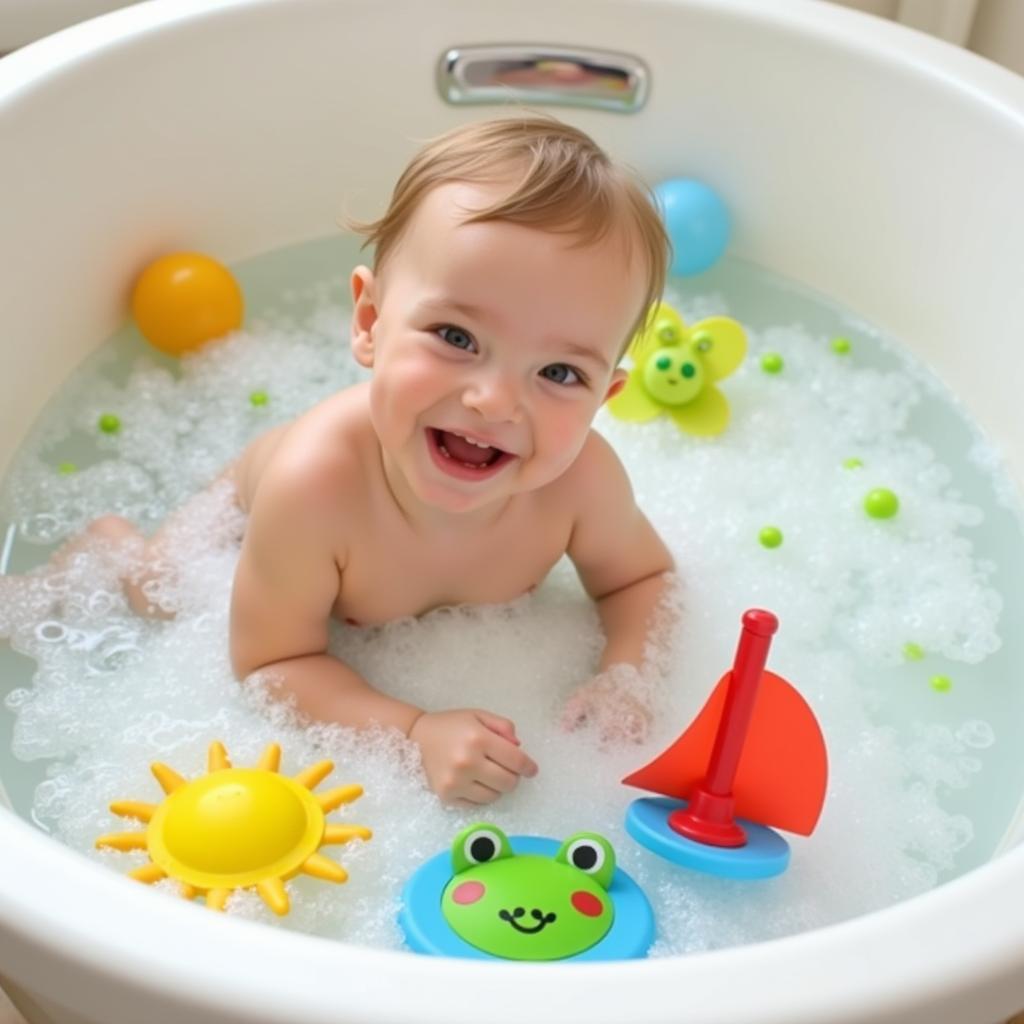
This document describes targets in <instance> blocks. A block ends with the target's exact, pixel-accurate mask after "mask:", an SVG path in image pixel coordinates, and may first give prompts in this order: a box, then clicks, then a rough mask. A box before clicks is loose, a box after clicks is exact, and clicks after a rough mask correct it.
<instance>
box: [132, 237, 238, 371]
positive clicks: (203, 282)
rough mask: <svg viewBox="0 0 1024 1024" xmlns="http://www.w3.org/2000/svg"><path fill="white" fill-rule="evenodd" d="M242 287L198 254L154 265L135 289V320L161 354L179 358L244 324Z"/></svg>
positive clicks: (179, 254) (176, 255)
mask: <svg viewBox="0 0 1024 1024" xmlns="http://www.w3.org/2000/svg"><path fill="white" fill-rule="evenodd" d="M242 311H243V301H242V289H241V288H239V287H238V282H237V281H236V280H235V278H234V275H233V274H232V273H231V271H230V270H228V268H227V267H225V266H224V265H223V264H221V263H218V262H217V261H216V260H215V259H211V258H210V257H209V256H204V255H203V254H202V253H198V252H175V253H171V254H169V255H167V256H161V257H160V259H158V260H156V261H154V262H153V263H151V264H150V265H149V266H148V267H146V269H145V270H144V271H143V272H142V274H141V275H140V276H139V279H138V281H136V282H135V287H134V289H133V290H132V317H133V318H134V319H135V324H136V326H137V327H138V328H139V330H140V331H141V332H142V335H143V337H144V338H145V339H146V340H147V341H148V342H149V343H150V344H151V345H153V346H154V348H158V349H160V351H161V352H166V353H167V354H168V355H172V356H180V355H183V354H184V353H185V352H191V351H193V350H194V349H197V348H199V347H200V346H201V345H204V344H205V343H206V342H208V341H212V340H213V339H214V338H220V337H222V336H223V335H225V334H227V333H229V332H230V331H237V330H238V328H239V327H241V326H242Z"/></svg>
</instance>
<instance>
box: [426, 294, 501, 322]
mask: <svg viewBox="0 0 1024 1024" xmlns="http://www.w3.org/2000/svg"><path fill="white" fill-rule="evenodd" d="M431 310H437V311H438V312H441V311H443V312H446V313H447V312H449V311H450V310H454V311H455V312H456V313H461V314H462V315H463V316H465V317H469V318H470V319H471V320H483V319H485V318H486V313H485V311H484V310H483V309H481V308H480V307H479V306H474V305H473V304H472V303H471V302H460V301H459V300H458V299H449V298H446V297H444V296H440V297H438V298H433V299H424V300H423V301H422V302H420V303H419V304H418V305H417V307H416V311H417V312H418V313H420V312H425V313H429V312H430V311H431Z"/></svg>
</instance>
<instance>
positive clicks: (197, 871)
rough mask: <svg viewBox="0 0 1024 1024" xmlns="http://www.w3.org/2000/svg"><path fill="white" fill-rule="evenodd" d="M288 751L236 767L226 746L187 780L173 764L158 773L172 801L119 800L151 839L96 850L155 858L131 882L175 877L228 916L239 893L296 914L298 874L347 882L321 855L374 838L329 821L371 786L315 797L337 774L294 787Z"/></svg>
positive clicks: (109, 840)
mask: <svg viewBox="0 0 1024 1024" xmlns="http://www.w3.org/2000/svg"><path fill="white" fill-rule="evenodd" d="M280 763H281V748H280V746H278V744H276V743H271V744H270V746H268V747H267V749H266V750H265V751H264V752H263V755H262V756H261V757H260V760H259V763H258V764H257V765H256V767H255V768H232V767H231V762H230V761H229V760H228V755H227V751H226V750H225V749H224V745H223V744H222V743H220V742H214V743H211V744H210V749H209V753H208V755H207V774H206V775H202V776H200V777H199V778H196V779H193V780H192V781H186V780H185V779H183V778H182V777H181V776H180V775H179V774H178V773H177V772H175V771H174V770H173V769H172V768H168V767H167V765H165V764H160V763H156V764H154V765H152V771H153V774H154V775H155V776H156V779H157V782H159V783H160V786H161V787H162V788H163V791H164V792H165V793H166V794H167V799H166V800H164V801H163V802H162V803H160V804H150V803H144V802H142V801H138V800H118V801H115V802H114V803H112V804H111V805H110V809H111V811H113V813H114V814H117V815H119V816H120V817H122V818H137V819H138V820H139V821H142V822H145V823H147V827H146V830H145V831H144V832H116V833H112V834H110V835H104V836H100V838H99V839H97V840H96V846H97V847H100V848H103V847H110V848H112V849H115V850H145V851H146V852H147V853H148V854H149V857H150V861H149V863H147V864H144V865H143V866H142V867H139V868H136V869H135V870H134V871H130V872H129V873H128V874H129V877H131V878H135V879H137V880H138V881H140V882H145V883H147V884H152V883H154V882H159V881H162V880H163V879H165V878H173V879H174V880H175V881H177V882H179V883H181V893H182V895H183V896H184V897H185V898H186V899H195V897H196V896H205V898H206V905H207V906H208V907H212V908H213V909H214V910H223V909H224V905H225V904H226V903H227V900H228V897H229V896H230V895H231V893H232V892H233V891H234V890H236V889H248V888H253V887H255V889H256V891H257V892H258V893H259V895H260V896H261V897H262V899H263V901H264V903H266V904H267V906H268V907H270V909H271V910H273V911H274V913H275V914H287V913H288V910H289V902H288V894H287V892H286V891H285V887H284V883H285V881H286V880H287V879H289V878H292V877H294V876H295V875H297V874H299V873H300V872H301V873H302V874H306V875H312V876H313V877H315V878H320V879H323V880H324V881H327V882H344V881H345V880H346V879H347V878H348V873H347V872H346V871H345V869H344V868H343V867H342V866H341V865H340V864H338V863H337V862H336V861H334V860H331V859H330V858H328V857H325V856H324V855H323V854H322V853H319V852H318V851H319V849H320V847H321V846H329V845H335V844H338V843H347V842H349V841H350V840H352V839H369V838H370V837H371V835H372V833H371V831H370V830H369V829H368V828H364V827H363V826H362V825H331V824H328V823H327V821H326V820H325V817H324V816H325V815H326V814H327V813H328V812H330V811H333V810H334V809H335V808H337V807H340V806H341V805H342V804H348V803H351V802H352V801H353V800H356V799H358V798H359V797H360V796H361V795H362V792H363V790H362V787H361V786H355V785H349V786H339V787H337V788H335V789H330V790H328V791H327V792H325V793H322V794H321V795H320V796H314V795H313V794H312V793H311V792H310V791H311V790H312V789H313V788H314V787H315V786H316V785H317V784H318V783H319V782H321V781H322V780H323V779H325V778H326V777H327V776H328V775H330V773H331V772H332V771H333V770H334V764H333V763H332V762H331V761H320V762H318V763H317V764H314V765H311V766H310V767H309V768H306V769H305V770H303V771H301V772H299V774H298V775H296V776H294V778H290V777H288V776H286V775H280V774H279V773H278V768H279V767H280Z"/></svg>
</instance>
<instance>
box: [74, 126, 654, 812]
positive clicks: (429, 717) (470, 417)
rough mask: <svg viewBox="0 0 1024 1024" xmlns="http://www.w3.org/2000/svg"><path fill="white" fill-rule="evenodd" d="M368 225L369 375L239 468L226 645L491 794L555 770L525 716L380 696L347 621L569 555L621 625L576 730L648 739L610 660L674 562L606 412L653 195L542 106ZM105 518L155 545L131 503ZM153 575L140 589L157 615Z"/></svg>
mask: <svg viewBox="0 0 1024 1024" xmlns="http://www.w3.org/2000/svg"><path fill="white" fill-rule="evenodd" d="M360 230H362V231H363V232H364V233H365V235H366V237H367V241H368V243H373V244H375V246H376V250H375V260H374V265H373V268H372V269H371V268H370V267H366V266H360V267H357V268H356V269H355V270H354V271H353V273H352V278H351V287H352V301H353V312H352V329H351V346H352V352H353V355H354V356H355V359H356V361H357V362H358V363H359V364H360V365H362V366H364V367H367V368H368V369H370V370H372V378H371V379H370V380H369V381H367V382H365V383H362V384H359V385H356V386H355V387H351V388H348V389H346V390H344V391H342V392H340V393H339V394H336V395H334V396H333V397H331V398H328V399H327V400H326V401H324V402H322V403H320V404H319V405H317V406H316V407H315V408H313V409H311V410H310V411H309V412H307V413H306V414H305V415H303V416H301V417H300V418H299V419H298V420H296V421H294V422H293V423H289V424H286V425H284V426H281V427H278V428H276V429H274V430H271V431H270V432H269V433H267V434H265V435H263V436H262V437H260V438H258V439H257V440H256V441H255V442H253V443H252V444H251V445H250V446H249V447H248V449H247V450H246V451H245V452H244V453H243V454H242V455H241V457H240V458H239V459H238V460H237V461H236V462H235V463H233V464H232V465H231V466H230V467H228V469H227V470H226V471H225V475H226V476H227V477H228V478H229V479H230V480H232V481H233V483H234V485H235V489H236V493H237V499H238V502H239V504H240V505H241V507H242V509H243V510H244V511H246V512H247V513H248V523H247V527H246V532H245V536H244V539H243V541H242V549H241V555H240V559H239V563H238V568H237V571H236V574H235V579H234V588H233V593H232V602H231V628H230V649H231V661H232V665H233V667H234V671H235V673H236V675H237V676H238V678H239V679H244V678H246V677H247V676H250V675H251V674H253V673H255V672H259V673H260V674H261V676H263V677H266V678H268V679H269V680H270V681H271V683H272V685H273V687H275V688H276V690H277V691H278V692H280V693H281V694H282V695H283V696H287V697H289V698H290V699H292V700H293V701H294V703H295V705H296V707H297V709H298V710H299V711H300V712H302V713H304V714H306V715H308V716H310V717H312V718H314V719H319V720H322V721H330V722H339V723H343V724H345V725H348V726H354V727H363V726H369V725H371V724H372V723H377V724H380V725H383V726H390V727H394V728H396V729H399V730H401V732H402V733H403V734H405V735H406V736H408V737H409V738H410V739H411V740H413V741H414V742H415V743H416V744H417V745H418V746H419V749H420V751H421V754H422V760H423V767H424V770H425V773H426V777H427V780H428V782H429V784H430V786H431V787H432V788H433V789H434V791H435V792H436V793H437V794H438V795H439V796H440V797H441V798H442V799H443V800H445V801H446V802H450V803H454V804H458V805H462V806H466V805H479V804H487V803H490V802H491V801H493V800H495V799H497V798H498V797H499V796H500V795H501V794H504V793H508V792H510V791H511V790H513V789H514V788H515V787H516V785H517V784H518V782H519V780H520V779H521V778H523V777H527V778H528V777H531V776H533V775H535V774H536V772H537V766H536V764H535V763H534V761H533V760H532V759H531V758H530V757H529V756H528V755H527V753H526V752H525V751H524V750H523V748H522V746H521V744H520V741H519V739H518V737H517V736H516V729H515V725H514V724H513V722H511V721H509V720H508V719H507V718H503V717H500V716H498V715H496V714H492V713H491V712H489V711H486V710H483V709H479V708H456V709H450V710H433V709H424V708H420V707H416V706H414V705H412V704H409V703H406V702H404V701H402V700H397V699H395V698H393V697H390V696H387V695H386V694H384V693H382V692H380V691H378V690H377V689H375V688H374V687H373V686H372V685H371V683H370V682H368V681H367V680H366V679H363V678H362V677H361V676H360V675H359V674H358V673H356V672H355V671H353V670H352V669H351V668H350V667H349V666H348V665H346V664H344V663H343V662H342V661H340V660H339V659H338V658H336V657H334V656H332V655H331V654H329V653H328V652H327V645H328V626H329V622H330V620H331V618H332V617H333V618H336V619H339V620H343V621H348V622H351V623H355V624H359V625H370V624H377V623H382V622H386V621H388V620H391V619H396V618H399V617H402V616H410V615H412V616H418V615H422V614H424V613H425V612H428V611H430V610H431V609H433V608H437V607H439V606H442V605H455V604H465V603H474V604H481V603H482V604H491V603H498V602H506V601H510V600H513V599H514V598H517V597H519V596H520V595H521V594H524V593H526V592H527V591H530V590H532V589H533V588H534V587H535V586H537V584H538V583H540V582H541V581H542V580H543V579H544V577H545V576H546V574H547V573H548V571H549V570H550V569H551V568H552V567H553V566H554V564H555V563H556V562H557V561H558V560H559V559H560V558H561V557H562V555H564V554H568V555H569V557H570V559H571V560H572V561H573V563H574V565H575V567H576V569H577V571H578V573H579V576H580V579H581V581H582V583H583V585H584V587H585V588H586V591H587V593H588V594H589V595H590V597H591V598H592V599H593V600H594V601H595V602H596V603H597V607H598V610H599V613H600V619H601V623H602V625H603V628H604V631H605V634H606V637H607V640H606V645H605V648H604V653H603V656H602V657H601V660H600V665H599V674H598V675H597V677H596V678H595V679H593V680H591V681H590V682H588V683H587V684H585V685H583V686H582V687H580V688H579V689H578V690H577V691H576V692H575V693H574V694H573V695H572V696H571V697H570V699H569V702H568V703H567V705H566V709H565V718H564V724H565V726H566V727H567V728H573V727H575V726H576V725H577V724H579V723H580V722H582V721H584V720H589V721H591V722H592V723H594V724H596V726H597V727H598V728H599V729H600V731H601V733H602V735H604V736H605V737H606V738H607V737H612V736H620V735H629V736H631V737H632V738H636V739H640V738H643V736H644V735H645V733H646V729H647V725H648V720H649V714H650V712H649V709H648V708H647V706H646V702H645V700H644V699H643V698H642V697H641V695H640V693H639V692H631V691H630V689H629V686H628V680H629V679H632V678H635V673H632V674H631V673H628V672H627V673H624V672H622V671H621V670H620V671H619V672H618V673H616V672H609V670H611V669H612V668H613V666H620V665H627V666H634V667H637V668H638V667H639V666H640V665H641V664H642V662H643V659H644V652H645V648H646V646H647V639H648V633H649V631H650V630H651V629H652V623H653V618H654V612H655V610H656V607H657V605H658V603H659V599H660V598H661V596H662V594H663V591H664V589H665V587H666V575H667V574H668V573H669V572H670V571H671V569H672V558H671V555H670V554H669V552H668V550H667V548H666V547H665V545H664V544H663V543H662V541H661V539H660V538H659V537H658V535H657V533H656V532H655V531H654V529H653V528H652V527H651V525H650V523H649V522H648V521H647V519H646V518H645V517H644V515H643V513H642V512H641V511H640V510H639V508H638V507H637V506H636V503H635V502H634V499H633V494H632V491H631V488H630V485H629V481H628V479H627V476H626V473H625V472H624V470H623V468H622V466H621V464H620V463H619V460H618V459H617V457H616V456H615V454H614V452H613V451H612V449H611V448H610V447H609V445H608V444H607V443H606V442H605V441H604V440H603V439H602V438H601V437H600V436H599V435H598V434H596V433H594V432H593V431H592V430H591V428H590V424H591V421H592V419H593V417H594V415H595V413H596V412H597V410H598V408H599V407H600V406H601V404H602V403H603V402H605V401H606V400H607V399H608V398H610V397H611V396H612V395H614V394H615V393H616V392H617V391H618V390H619V389H620V388H621V387H622V386H623V384H624V380H625V371H623V370H622V369H619V368H617V364H618V362H619V360H620V358H621V357H622V355H623V352H624V349H625V346H626V345H627V343H628V341H629V339H630V338H631V337H632V335H633V334H634V332H635V331H636V330H637V329H638V327H639V326H640V325H641V324H642V323H643V321H644V319H645V316H646V313H647V311H648V310H649V309H650V307H651V305H652V304H653V303H654V302H655V301H657V299H658V298H659V297H660V293H661V289H662V286H663V282H664V275H665V266H666V261H667V250H668V243H667V239H666V236H665V233H664V229H663V227H662V225H661V222H660V219H659V217H658V214H657V212H656V211H655V209H654V207H653V205H652V203H651V201H650V198H649V196H648V194H647V192H646V191H645V190H644V189H643V187H642V186H640V185H638V184H637V183H636V182H634V181H633V179H632V178H631V177H630V176H629V175H628V174H627V173H625V172H624V171H623V170H622V169H620V168H618V167H616V166H615V165H614V164H612V163H611V162H610V160H609V159H608V157H607V156H606V155H605V154H604V153H603V152H602V150H601V149H599V148H598V146H597V145H596V144H595V143H594V142H593V141H592V140H591V139H590V138H589V137H588V136H586V135H585V134H584V133H582V132H580V131H578V130H577V129H575V128H571V127H569V126H566V125H563V124H561V123H559V122H557V121H555V120H553V119H548V118H534V117H529V118H514V119H508V120H498V121H490V122H486V123H483V124H474V125H470V126H467V127H462V128H458V129H456V130H454V131H452V132H449V133H448V134H446V135H444V136H442V137H440V138H438V139H436V140H435V141H433V142H431V143H429V144H428V145H427V146H426V147H425V148H424V149H422V150H421V151H420V153H419V154H418V155H417V156H416V157H415V158H414V159H413V161H412V163H411V164H410V165H409V167H408V168H407V169H406V170H405V172H404V173H403V174H402V176H401V178H400V179H399V181H398V184H397V186H396V187H395V191H394V195H393V196H392V200H391V204H390V207H389V208H388V210H387V212H386V213H385V215H384V216H383V217H382V218H381V219H380V220H379V221H376V222H375V223H373V224H369V225H364V226H361V227H360ZM178 514H179V515H180V514H181V513H178ZM92 532H93V533H94V534H100V535H102V536H107V537H111V538H114V539H124V538H126V537H128V536H130V535H133V534H135V535H136V536H137V534H136V531H135V528H134V527H133V526H131V524H129V523H127V521H125V520H122V519H117V518H116V517H106V518H105V519H103V520H99V521H98V522H97V523H96V524H94V527H93V529H92ZM164 537H166V532H165V531H164V530H162V531H160V532H158V534H157V535H156V536H155V537H154V538H153V539H152V540H150V541H149V542H148V544H147V548H148V553H149V556H150V558H151V559H155V558H156V557H157V556H158V555H159V553H160V544H161V541H162V539H163V538H164ZM144 582H145V580H144V579H140V578H136V579H135V581H134V583H130V584H127V589H128V593H129V597H130V599H131V601H132V604H133V606H134V607H136V608H138V609H139V610H140V611H146V610H147V606H148V605H149V604H150V602H149V601H148V600H147V599H146V597H145V596H144V595H143V593H142V590H141V584H142V583H144ZM148 610H149V611H150V612H151V611H152V609H151V608H149V609H148ZM624 679H625V680H627V683H626V684H623V682H622V680H624Z"/></svg>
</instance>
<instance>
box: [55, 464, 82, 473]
mask: <svg viewBox="0 0 1024 1024" xmlns="http://www.w3.org/2000/svg"><path fill="white" fill-rule="evenodd" d="M57 472H58V473H60V474H61V475H62V476H69V475H70V474H71V473H77V472H78V467H77V466H76V465H75V464H74V463H73V462H62V463H61V464H60V465H59V466H58V467H57Z"/></svg>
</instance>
